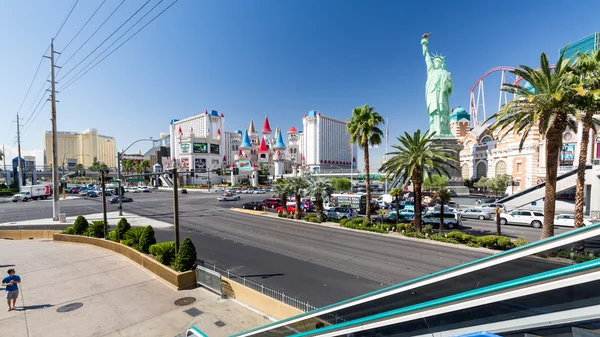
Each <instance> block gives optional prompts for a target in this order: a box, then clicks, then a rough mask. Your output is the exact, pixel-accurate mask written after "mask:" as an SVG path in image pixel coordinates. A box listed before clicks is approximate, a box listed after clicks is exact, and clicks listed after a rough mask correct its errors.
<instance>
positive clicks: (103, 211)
mask: <svg viewBox="0 0 600 337" xmlns="http://www.w3.org/2000/svg"><path fill="white" fill-rule="evenodd" d="M104 174H105V173H104V171H100V179H101V180H100V181H101V183H102V215H103V219H104V237H105V238H106V237H107V235H108V232H107V230H106V227H107V223H108V221H107V220H106V184H105V179H104Z"/></svg>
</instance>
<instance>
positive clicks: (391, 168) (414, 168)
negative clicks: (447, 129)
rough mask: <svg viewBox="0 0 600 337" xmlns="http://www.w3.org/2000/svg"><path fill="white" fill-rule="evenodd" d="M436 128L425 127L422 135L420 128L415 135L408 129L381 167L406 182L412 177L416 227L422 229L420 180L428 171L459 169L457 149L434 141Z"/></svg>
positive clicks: (390, 177) (389, 175) (394, 178)
mask: <svg viewBox="0 0 600 337" xmlns="http://www.w3.org/2000/svg"><path fill="white" fill-rule="evenodd" d="M433 136H435V132H433V133H429V131H426V132H425V133H424V134H423V135H421V130H417V131H415V133H414V134H413V135H409V134H408V133H407V132H405V133H404V136H400V137H397V139H398V141H399V142H400V144H396V145H392V148H394V149H396V151H393V152H389V153H386V156H388V155H391V156H392V157H391V158H390V159H389V160H388V161H386V162H385V163H384V164H383V165H382V166H381V169H380V171H381V172H383V173H385V174H386V176H387V178H388V179H392V180H396V179H397V178H400V179H401V181H402V184H403V186H406V184H407V183H408V181H409V180H410V181H411V182H412V184H413V193H414V198H415V218H414V223H415V230H416V231H417V232H420V231H421V223H422V222H421V184H422V183H423V179H425V178H427V177H428V176H429V174H433V173H437V174H444V175H446V176H449V174H448V171H447V170H448V169H449V168H452V169H456V166H455V165H454V163H455V162H456V159H455V158H454V150H452V149H447V148H444V147H443V146H442V145H439V144H436V143H434V142H433V141H432V138H433Z"/></svg>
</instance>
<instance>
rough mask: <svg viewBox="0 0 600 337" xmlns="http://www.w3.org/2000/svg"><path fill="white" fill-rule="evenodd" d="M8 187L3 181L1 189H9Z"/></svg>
mask: <svg viewBox="0 0 600 337" xmlns="http://www.w3.org/2000/svg"><path fill="white" fill-rule="evenodd" d="M7 188H8V186H6V184H5V183H1V184H0V190H5V189H7Z"/></svg>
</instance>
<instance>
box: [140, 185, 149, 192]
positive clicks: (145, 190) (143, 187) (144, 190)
mask: <svg viewBox="0 0 600 337" xmlns="http://www.w3.org/2000/svg"><path fill="white" fill-rule="evenodd" d="M137 189H138V191H140V192H150V188H149V187H148V186H139V187H138V188H137Z"/></svg>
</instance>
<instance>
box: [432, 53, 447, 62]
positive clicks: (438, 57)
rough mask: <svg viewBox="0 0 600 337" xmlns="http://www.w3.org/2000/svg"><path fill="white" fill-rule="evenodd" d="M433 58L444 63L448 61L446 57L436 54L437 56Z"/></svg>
mask: <svg viewBox="0 0 600 337" xmlns="http://www.w3.org/2000/svg"><path fill="white" fill-rule="evenodd" d="M433 58H434V59H440V60H442V61H444V62H445V61H446V57H445V56H443V55H442V54H438V53H435V54H434V55H433Z"/></svg>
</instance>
